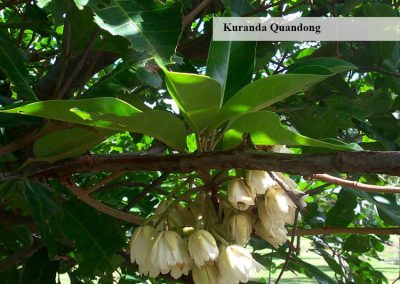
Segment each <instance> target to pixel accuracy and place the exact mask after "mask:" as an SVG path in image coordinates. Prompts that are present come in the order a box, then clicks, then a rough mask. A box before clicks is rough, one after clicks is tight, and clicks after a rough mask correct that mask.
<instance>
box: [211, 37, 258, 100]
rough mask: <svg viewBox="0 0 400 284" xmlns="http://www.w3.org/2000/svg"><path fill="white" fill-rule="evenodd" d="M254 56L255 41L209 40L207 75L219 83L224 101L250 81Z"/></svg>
mask: <svg viewBox="0 0 400 284" xmlns="http://www.w3.org/2000/svg"><path fill="white" fill-rule="evenodd" d="M244 54H245V56H243V55H244ZM255 56H256V42H246V41H211V44H210V50H209V52H208V59H207V75H208V76H210V77H212V78H214V79H215V80H216V81H218V83H220V84H221V86H222V96H223V98H224V101H227V100H228V99H230V98H231V97H232V96H233V95H234V94H235V93H236V92H238V91H239V90H240V89H241V88H242V87H244V86H246V85H247V84H249V83H250V82H251V79H252V76H253V71H254V63H255Z"/></svg>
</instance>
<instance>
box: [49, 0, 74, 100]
mask: <svg viewBox="0 0 400 284" xmlns="http://www.w3.org/2000/svg"><path fill="white" fill-rule="evenodd" d="M65 5H66V8H65V9H66V12H65V19H64V31H63V42H62V44H63V52H62V60H63V61H64V62H62V66H61V70H60V75H59V77H58V81H57V84H56V86H55V88H54V92H53V98H57V99H59V98H62V96H60V88H61V86H62V83H63V82H64V77H65V72H66V71H67V67H68V63H69V59H70V57H71V30H72V27H71V21H70V15H69V14H70V8H71V3H70V1H69V0H67V1H66V4H65Z"/></svg>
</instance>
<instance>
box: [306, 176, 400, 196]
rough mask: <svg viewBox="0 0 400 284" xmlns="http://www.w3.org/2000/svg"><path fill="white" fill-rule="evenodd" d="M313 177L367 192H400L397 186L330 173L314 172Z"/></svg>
mask: <svg viewBox="0 0 400 284" xmlns="http://www.w3.org/2000/svg"><path fill="white" fill-rule="evenodd" d="M311 178H312V179H317V180H322V181H326V182H329V183H332V184H336V185H341V186H347V187H351V188H354V189H359V190H362V191H367V192H379V193H400V187H397V186H381V185H372V184H364V183H360V182H357V181H352V180H345V179H342V178H338V177H334V176H331V175H328V174H313V175H311Z"/></svg>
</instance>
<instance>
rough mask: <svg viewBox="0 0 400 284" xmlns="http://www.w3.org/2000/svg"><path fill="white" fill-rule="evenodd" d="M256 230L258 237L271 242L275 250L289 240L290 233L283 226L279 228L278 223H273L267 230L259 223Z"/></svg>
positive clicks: (255, 226)
mask: <svg viewBox="0 0 400 284" xmlns="http://www.w3.org/2000/svg"><path fill="white" fill-rule="evenodd" d="M254 228H255V230H256V234H257V235H258V236H260V237H261V238H263V239H264V240H266V241H267V242H269V243H270V244H271V245H272V246H274V247H275V248H278V247H279V246H281V245H283V244H284V243H285V242H286V240H287V233H288V231H287V230H286V228H285V227H284V225H282V224H281V225H280V226H279V224H278V223H273V222H271V226H270V227H269V228H268V230H267V229H266V228H265V227H264V225H263V224H262V223H261V222H257V223H256V224H255V225H254Z"/></svg>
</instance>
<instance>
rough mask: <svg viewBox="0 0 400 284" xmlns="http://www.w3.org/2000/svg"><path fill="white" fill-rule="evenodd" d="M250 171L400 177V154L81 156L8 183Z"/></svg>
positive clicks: (9, 176) (40, 166)
mask: <svg viewBox="0 0 400 284" xmlns="http://www.w3.org/2000/svg"><path fill="white" fill-rule="evenodd" d="M232 168H240V169H250V170H266V171H278V172H286V173H290V174H298V175H305V176H309V175H312V174H315V173H329V172H344V173H369V174H379V173H380V174H388V175H400V152H399V151H385V152H382V151H360V152H334V153H323V154H301V155H294V154H282V153H270V152H263V151H256V150H231V151H219V152H203V153H195V154H176V155H162V154H157V155H150V154H149V155H138V154H135V155H133V154H124V155H97V156H93V157H92V158H91V160H90V162H89V161H88V160H87V159H86V158H85V157H78V158H74V159H70V160H66V161H61V162H58V163H54V164H48V163H35V164H31V165H30V166H27V167H26V168H24V169H22V170H21V171H20V172H14V173H5V174H3V176H2V177H1V179H2V180H3V181H4V180H15V179H22V178H26V177H62V176H64V177H65V176H68V175H70V174H73V173H88V172H90V173H94V172H102V171H104V172H116V171H119V172H120V171H131V172H134V171H162V172H180V173H189V172H192V171H196V170H197V171H205V170H209V169H220V170H222V169H232Z"/></svg>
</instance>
